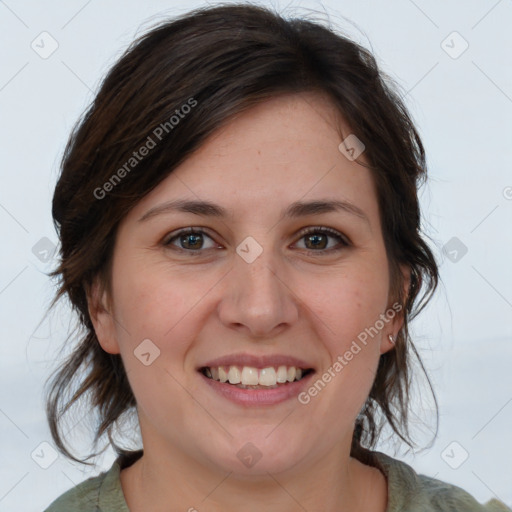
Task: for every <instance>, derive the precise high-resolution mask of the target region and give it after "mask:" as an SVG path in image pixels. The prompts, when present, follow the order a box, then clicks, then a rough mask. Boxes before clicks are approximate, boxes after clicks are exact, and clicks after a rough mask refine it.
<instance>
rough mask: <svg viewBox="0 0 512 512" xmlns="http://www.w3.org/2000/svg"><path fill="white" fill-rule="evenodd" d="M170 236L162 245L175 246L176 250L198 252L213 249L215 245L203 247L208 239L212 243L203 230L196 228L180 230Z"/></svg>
mask: <svg viewBox="0 0 512 512" xmlns="http://www.w3.org/2000/svg"><path fill="white" fill-rule="evenodd" d="M171 235H172V236H170V237H168V238H167V239H166V240H164V242H163V244H164V245H165V246H171V245H172V246H175V247H177V249H178V250H180V249H181V250H183V251H190V252H200V250H201V249H212V248H214V247H215V244H211V246H210V247H204V244H205V239H209V240H211V241H212V242H213V240H212V238H211V237H210V236H208V235H207V234H206V233H205V232H204V231H203V230H201V229H198V228H186V229H182V230H180V231H178V232H177V233H171Z"/></svg>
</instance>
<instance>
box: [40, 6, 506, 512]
mask: <svg viewBox="0 0 512 512" xmlns="http://www.w3.org/2000/svg"><path fill="white" fill-rule="evenodd" d="M425 172H426V170H425V159H424V151H423V146H422V143H421V140H420V138H419V137H418V134H417V132H416V130H415V128H414V126H413V124H412V122H411V120H410V118H409V116H408V113H407V111H406V109H405V107H404V105H403V104H402V103H401V101H400V99H399V98H398V95H397V94H396V93H395V92H393V89H392V86H391V85H390V84H389V83H388V82H386V81H385V80H384V78H383V77H382V75H381V73H380V72H379V70H378V69H377V66H376V64H375V61H374V59H373V57H372V56H371V55H370V54H369V53H368V52H367V51H365V50H364V49H362V48H360V47H359V46H357V45H356V44H354V43H353V42H351V41H349V40H347V39H345V38H343V37H340V36H339V35H336V34H334V33H333V32H331V31H330V30H328V29H326V28H323V27H321V26H319V25H317V24H314V23H312V22H308V21H304V20H291V21H289V20H284V19H282V18H281V17H279V16H278V15H275V14H273V13H271V12H269V11H267V10H265V9H262V8H258V7H253V6H245V5H239V6H230V7H217V8H210V9H204V10H198V11H195V12H193V13H190V14H188V15H186V16H183V17H182V18H180V19H177V20H174V21H172V22H168V23H164V24H162V25H160V26H158V27H156V28H155V29H153V30H152V31H150V32H149V33H148V34H146V35H145V36H143V37H142V38H141V39H139V40H138V41H136V42H135V43H134V44H133V45H132V46H131V47H130V48H129V49H128V51H127V52H126V53H125V55H124V56H123V57H122V58H121V59H120V60H119V62H118V63H117V64H116V65H115V66H114V67H113V68H112V70H111V71H110V72H109V74H108V76H107V77H106V79H105V81H104V82H103V84H102V86H101V89H100V91H99V93H98V95H97V97H96V98H95V100H94V102H93V104H92V106H91V107H90V109H89V111H88V112H87V114H86V115H85V116H84V118H83V120H82V122H81V123H80V124H79V126H78V127H77V129H76V130H75V131H74V133H73V134H72V136H71V138H70V141H69V143H68V146H67V148H66V152H65V155H64V158H63V162H62V173H61V176H60V178H59V181H58V183H57V186H56V190H55V196H54V201H53V216H54V219H55V223H56V226H57V228H58V230H59V234H60V239H61V263H60V266H59V267H58V268H57V269H56V271H55V272H54V275H56V276H59V277H60V278H61V287H60V289H59V292H58V295H57V297H56V300H57V299H59V298H60V297H63V296H64V295H67V296H68V297H69V298H70V300H71V302H72V304H73V307H74V308H75V310H76V311H77V313H78V315H79V318H80V320H81V323H82V325H83V327H84V329H85V331H84V334H83V337H82V339H81V340H80V343H79V345H78V346H77V348H76V349H75V351H74V352H73V353H72V354H71V356H70V358H69V360H68V361H67V362H66V363H65V364H64V365H63V366H62V368H61V370H60V372H59V373H58V374H57V375H56V376H55V378H54V380H53V383H52V387H51V389H50V392H49V397H48V417H49V421H50V427H51V430H52V435H53V437H54V440H55V442H56V444H57V446H58V447H59V448H60V449H61V450H62V452H63V453H65V454H67V455H68V456H69V457H71V458H75V456H74V455H72V453H71V451H70V449H69V447H67V446H66V443H65V440H64V439H63V436H62V420H63V419H64V418H63V417H64V414H65V413H66V412H67V411H68V409H70V408H71V407H72V406H74V405H77V404H78V402H79V400H81V399H83V398H87V399H89V400H90V401H91V404H92V405H93V406H94V407H95V408H96V410H97V412H98V414H99V423H98V425H97V430H96V432H95V434H96V440H97V441H98V440H100V439H101V438H102V436H103V435H105V434H106V435H107V436H108V438H109V440H110V442H111V444H112V446H114V447H115V448H116V450H117V452H118V454H119V458H118V460H117V461H116V462H115V463H114V465H113V466H112V468H111V469H110V470H109V471H108V472H106V473H102V474H101V475H99V476H98V477H95V478H92V479H89V480H87V481H86V482H84V483H82V484H80V485H78V486H77V487H75V488H74V489H71V490H70V491H69V492H67V493H65V494H64V495H62V496H61V497H60V498H59V499H57V500H56V501H55V502H54V503H53V504H52V505H50V507H49V508H48V509H47V510H48V511H49V512H58V511H64V510H66V511H71V510H80V511H93V510H94V511H96V510H101V511H102V512H107V511H127V510H130V511H131V512H139V511H147V510H151V511H164V510H165V511H169V510H172V511H175V510H176V511H178V510H189V511H193V510H210V511H220V510H223V511H225V510H239V509H244V510H261V509H264V510H270V511H276V512H277V511H280V512H281V511H283V512H284V511H295V510H308V511H313V510H315V511H339V510H343V511H349V512H351V511H359V510H367V511H375V512H385V511H388V512H391V511H399V510H407V511H422V512H428V511H434V510H436V511H437V510H461V511H462V510H464V511H484V510H485V511H495V510H496V511H497V510H510V509H508V508H507V507H505V506H504V505H503V504H501V503H499V502H498V501H497V500H493V501H492V502H489V503H487V504H486V505H485V506H484V505H480V504H479V503H478V502H477V501H476V500H475V499H474V498H473V497H471V496H470V495H469V494H468V493H466V492H465V491H463V490H462V489H460V488H458V487H455V486H452V485H450V484H447V483H444V482H441V481H438V480H435V479H432V478H429V477H426V476H423V475H421V476H420V475H417V474H416V473H415V472H414V470H413V469H412V468H411V467H410V466H408V465H407V464H405V463H403V462H400V461H398V460H395V459H393V458H391V457H389V456H387V455H385V454H383V453H381V452H377V451H372V450H371V448H372V447H373V446H375V443H376V441H377V439H378V435H379V432H380V428H381V426H382V422H383V421H384V419H385V420H387V421H388V422H389V424H390V426H391V428H392V429H393V430H394V431H395V432H396V433H397V435H398V436H399V437H400V438H401V439H403V440H404V441H405V442H407V443H408V444H409V445H411V446H412V441H411V440H410V437H409V434H408V429H407V413H408V406H409V403H408V397H409V393H408V392H409V377H410V373H409V365H410V354H411V353H413V354H416V352H415V349H414V345H413V344H412V341H411V340H410V337H409V333H408V323H409V321H410V320H411V318H412V317H413V316H414V315H415V314H417V313H418V312H419V311H420V310H421V309H422V307H423V306H424V305H425V303H426V302H427V301H428V300H429V298H430V296H431V294H432V293H433V292H434V290H435V288H436V285H437V281H438V269H437V265H436V262H435V259H434V257H433V255H432V252H431V251H430V249H429V247H428V245H427V244H426V243H425V241H424V240H423V238H422V236H421V234H420V229H419V228H420V226H419V223H420V214H419V207H418V198H417V187H418V186H419V184H420V183H421V181H422V180H423V179H424V178H425ZM420 292H423V293H422V294H421V295H420ZM416 355H417V354H416ZM71 390H72V391H71ZM130 413H132V414H135V413H136V415H137V420H138V424H139V426H140V433H141V438H142V448H143V449H142V450H138V451H133V450H132V451H130V450H128V449H127V448H126V447H125V448H123V447H122V446H121V443H120V442H119V440H118V439H115V430H116V427H117V426H118V425H119V424H120V423H122V421H123V420H124V419H126V418H127V417H129V415H130ZM75 460H78V459H77V458H75Z"/></svg>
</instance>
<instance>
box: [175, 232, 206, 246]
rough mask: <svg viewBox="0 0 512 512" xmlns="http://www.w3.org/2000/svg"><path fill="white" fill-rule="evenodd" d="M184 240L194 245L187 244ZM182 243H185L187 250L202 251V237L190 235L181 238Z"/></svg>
mask: <svg viewBox="0 0 512 512" xmlns="http://www.w3.org/2000/svg"><path fill="white" fill-rule="evenodd" d="M184 240H185V241H187V240H188V241H191V242H192V243H191V244H188V243H187V242H184ZM180 242H181V243H184V245H185V247H186V248H187V249H200V248H201V244H202V235H199V234H192V233H188V234H186V235H182V236H181V237H180Z"/></svg>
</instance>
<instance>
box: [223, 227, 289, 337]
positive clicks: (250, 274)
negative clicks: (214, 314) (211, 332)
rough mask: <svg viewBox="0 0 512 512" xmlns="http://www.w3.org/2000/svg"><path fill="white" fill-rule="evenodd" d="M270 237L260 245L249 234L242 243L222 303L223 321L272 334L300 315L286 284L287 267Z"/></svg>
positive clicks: (252, 330)
mask: <svg viewBox="0 0 512 512" xmlns="http://www.w3.org/2000/svg"><path fill="white" fill-rule="evenodd" d="M270 239H271V237H270V236H269V237H266V242H267V243H266V244H259V243H258V242H256V240H255V239H250V237H248V239H246V240H244V241H243V242H242V243H241V244H239V246H238V247H237V254H236V255H235V258H234V262H233V265H234V268H233V272H231V276H230V282H229V286H228V288H227V293H226V296H225V297H224V298H223V301H222V306H221V318H222V320H223V322H225V323H229V324H231V325H234V324H237V325H243V326H245V327H246V329H248V330H249V331H250V332H251V333H252V334H253V335H255V336H264V335H268V334H269V333H271V332H272V331H273V330H274V329H275V328H276V327H278V326H281V325H282V324H291V323H293V322H294V321H295V320H296V319H297V318H298V312H297V306H296V304H295V301H294V299H293V294H292V293H291V292H290V289H289V288H288V287H287V286H285V284H283V281H284V280H285V279H286V277H285V276H284V272H285V271H284V266H283V265H281V262H280V260H279V255H278V254H277V253H276V251H274V249H273V247H272V246H269V245H268V243H269V240H270ZM280 274H281V275H280Z"/></svg>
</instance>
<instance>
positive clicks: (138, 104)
mask: <svg viewBox="0 0 512 512" xmlns="http://www.w3.org/2000/svg"><path fill="white" fill-rule="evenodd" d="M395 88H396V86H395V84H394V83H393V82H391V81H390V80H389V78H387V77H386V76H385V75H383V73H382V72H381V71H380V70H379V69H378V66H377V64H376V61H375V59H374V57H373V56H372V55H371V54H370V53H369V52H368V51H367V50H365V49H364V48H363V47H361V46H359V45H358V44H356V43H354V42H353V41H351V40H350V39H348V38H346V37H343V36H341V35H338V34H336V33H334V32H333V31H332V30H331V29H328V28H326V27H324V26H322V25H321V24H319V23H316V22H313V21H308V20H306V19H285V18H284V17H282V16H280V15H278V14H276V13H274V12H271V11H270V10H267V9H265V8H262V7H256V6H251V5H231V6H219V7H215V8H203V9H197V10H195V11H192V12H191V13H189V14H187V15H184V16H182V17H179V18H177V19H174V20H171V21H167V22H164V23H161V24H159V25H158V26H157V27H155V28H153V29H152V30H150V31H149V32H148V33H146V34H145V35H143V36H142V37H140V38H139V39H138V40H136V41H135V42H134V43H133V44H132V45H131V46H130V47H129V48H128V49H127V50H126V52H125V53H124V54H123V55H122V57H121V58H120V59H119V60H118V62H117V63H116V64H115V65H114V66H113V67H112V68H111V69H110V71H109V72H108V74H107V76H106V77H105V79H104V80H103V82H102V84H101V87H100V90H99V92H98V93H97V95H96V97H95V99H94V100H93V102H92V104H91V105H90V107H89V108H88V110H87V111H86V112H85V114H84V115H83V118H82V119H81V120H80V122H79V123H78V124H77V126H76V127H75V129H74V130H73V132H72V134H71V136H70V139H69V141H68V143H67V146H66V148H65V152H64V155H63V159H62V165H61V174H60V177H59V180H58V183H57V185H56V188H55V194H54V197H53V209H52V214H53V218H54V223H55V226H56V229H57V231H58V234H59V237H60V242H61V247H60V262H59V265H58V267H57V268H56V269H55V270H54V271H53V272H52V274H51V275H52V276H54V277H55V276H58V277H59V278H60V282H59V285H60V286H59V290H58V292H57V294H56V296H55V298H54V301H53V303H52V306H51V307H53V306H54V305H55V303H56V302H57V301H58V300H59V299H60V298H62V297H63V296H65V295H67V296H68V298H69V300H70V302H71V305H72V308H73V310H74V311H75V312H76V313H77V314H78V321H79V326H80V334H79V336H80V340H79V343H78V345H77V346H76V348H75V349H74V350H73V352H72V353H71V355H70V356H69V357H68V358H67V360H66V361H64V363H63V364H62V365H61V367H60V368H59V371H58V372H57V373H56V374H55V376H54V377H53V378H52V380H51V382H50V386H49V389H48V391H47V416H48V420H49V425H50V430H51V434H52V436H53V439H54V441H55V443H56V445H57V447H58V448H59V449H60V450H61V451H62V453H64V454H65V455H66V456H68V457H70V458H72V459H74V460H81V459H78V458H76V457H75V456H74V455H72V454H71V452H70V451H68V448H67V447H66V443H65V441H64V438H63V435H62V420H63V418H64V416H65V415H66V414H67V413H68V412H69V411H70V410H71V409H72V406H77V405H78V404H79V403H81V402H82V401H83V400H86V401H88V403H89V404H90V405H91V406H92V409H93V410H94V411H96V413H97V414H98V422H97V424H96V425H95V427H94V429H95V432H94V434H95V440H94V441H95V444H96V443H97V442H98V440H99V439H100V438H102V437H103V435H105V434H106V435H107V436H108V438H109V440H110V443H111V444H112V445H113V447H114V448H115V450H116V451H117V452H118V453H122V452H123V449H122V448H120V447H119V446H118V445H117V444H116V441H115V440H114V439H113V435H112V434H113V432H114V429H115V427H116V425H117V424H118V421H119V420H120V419H121V416H122V415H124V414H125V413H130V411H132V412H133V410H132V409H133V408H134V406H135V398H134V396H133V394H132V391H131V389H130V386H129V383H128V380H127V378H126V373H125V370H124V367H123V363H122V361H121V358H120V356H119V355H112V354H109V353H107V352H105V351H104V350H103V349H102V348H101V347H100V345H99V343H98V340H97V338H96V335H95V332H94V329H93V325H92V323H91V319H90V317H89V312H88V302H87V297H88V290H89V289H90V285H91V283H92V280H93V278H95V277H96V276H98V277H100V281H101V286H103V289H104V290H107V291H109V290H110V289H109V283H110V281H109V276H110V264H111V260H112V252H113V246H114V240H115V236H116V230H117V226H118V224H119V222H120V220H121V219H123V217H124V216H125V215H126V214H127V213H128V211H129V210H130V209H131V208H132V207H133V206H134V205H135V204H136V203H137V202H138V201H139V200H140V199H141V198H142V197H144V196H145V195H146V194H148V193H149V192H150V191H151V190H152V189H153V188H155V187H156V186H157V185H158V184H159V183H160V182H161V181H162V180H164V179H165V178H166V177H167V176H168V175H169V174H170V173H171V172H172V171H173V169H175V168H176V167H177V166H178V165H179V164H180V163H181V162H183V161H184V160H185V159H186V158H187V156H189V155H190V154H191V153H192V152H193V151H194V150H196V149H198V148H199V147H200V145H201V143H202V142H204V140H205V139H206V137H208V136H209V135H211V134H212V133H213V132H214V131H216V130H217V129H218V128H219V127H220V126H221V125H223V124H225V123H227V122H228V121H229V120H230V117H232V116H233V115H235V114H238V113H241V112H243V111H245V110H247V109H249V108H251V107H252V106H254V105H256V104H258V103H260V102H263V101H265V100H268V99H270V98H273V97H276V96H278V95H280V94H290V93H298V92H306V91H314V92H318V93H321V94H324V95H326V96H327V97H328V98H329V99H330V100H331V102H332V104H333V106H334V107H335V108H337V109H338V110H339V112H340V114H341V115H342V116H343V118H344V120H345V121H346V122H347V123H348V126H350V129H351V131H352V133H354V134H355V135H356V136H357V137H358V138H359V139H360V140H362V141H363V142H364V144H365V146H366V149H365V153H364V154H365V157H366V160H367V161H368V167H369V168H370V169H371V171H372V175H373V178H374V182H375V185H376V190H377V194H378V202H379V211H380V216H381V221H382V229H383V236H384V240H385V245H386V251H387V254H388V258H389V261H390V276H391V284H392V292H393V294H394V296H395V297H396V299H397V300H398V301H399V302H400V304H402V305H403V310H402V311H403V314H404V326H403V328H402V329H401V331H400V332H399V334H398V338H397V340H396V346H395V348H394V349H393V350H391V351H389V352H387V353H385V354H383V355H382V356H381V358H380V361H379V366H378V371H377V375H376V378H375V381H374V383H373V387H372V389H371V391H370V394H369V397H368V399H367V402H366V404H365V406H364V407H363V409H362V411H361V413H360V416H359V417H358V420H357V422H356V428H355V430H354V436H353V442H352V452H351V455H352V456H356V457H363V455H362V454H363V452H364V451H365V450H364V445H365V444H366V447H367V448H371V447H373V446H374V445H375V443H376V441H377V440H378V437H379V435H380V432H381V430H382V427H383V425H384V423H385V419H387V421H388V422H389V424H390V426H391V427H392V429H393V430H394V431H395V432H396V433H397V434H398V435H399V436H400V438H401V439H402V440H404V441H405V442H406V443H407V444H408V445H409V446H411V447H412V446H413V443H412V441H411V439H410V435H409V430H408V409H409V405H410V404H409V391H410V373H411V372H410V369H411V360H410V355H411V353H414V355H415V356H416V357H417V359H418V361H419V363H420V366H421V368H422V370H423V371H424V372H425V368H424V366H423V364H422V362H421V359H420V357H419V355H418V353H417V351H416V348H415V347H414V344H413V342H412V340H411V339H410V336H409V332H408V322H409V321H410V320H411V319H412V318H413V317H414V316H416V315H417V314H418V313H419V312H420V311H421V310H422V309H423V308H424V306H425V305H426V303H427V302H428V301H429V300H430V297H431V295H432V294H433V292H434V291H435V289H436V287H437V284H438V268H437V264H436V261H435V259H434V256H433V254H432V252H431V251H430V249H429V247H428V245H427V244H426V243H425V241H424V239H423V237H422V235H421V234H420V211H419V203H418V196H417V188H418V186H419V185H420V184H421V183H422V182H423V180H424V179H425V176H426V163H425V154H424V148H423V146H422V142H421V140H420V137H419V135H418V133H417V131H416V129H415V127H414V125H413V123H412V121H411V118H410V116H409V114H408V112H407V109H406V107H405V106H404V104H403V102H402V100H401V99H400V96H399V94H398V93H397V92H396V91H395ZM194 102H195V103H194ZM186 104H188V105H190V106H192V105H193V108H190V109H188V110H187V112H188V113H187V114H186V115H179V114H180V113H184V112H185V109H184V108H183V109H182V106H183V105H186ZM177 115H179V117H180V119H179V121H178V122H179V125H177V126H174V121H170V120H171V117H172V116H175V117H176V116H177ZM164 126H165V127H166V128H165V130H164V128H162V127H164ZM158 127H160V131H159V132H157V133H159V134H161V135H162V137H161V140H158V141H155V140H154V142H158V143H156V145H155V146H154V147H153V148H152V149H151V151H150V152H149V153H148V154H147V155H146V156H145V157H144V158H141V159H140V160H138V159H137V161H136V162H134V161H131V160H130V159H131V158H133V152H134V151H135V150H137V149H138V148H140V147H142V146H143V145H145V144H147V141H148V140H149V139H148V137H150V136H152V138H153V139H155V137H156V135H155V130H156V129H157V128H158ZM127 162H131V163H130V165H127ZM122 169H124V172H123V171H122ZM114 175H116V176H117V178H119V179H117V178H115V176H114ZM108 183H110V185H107V184H108ZM100 191H101V192H100ZM400 264H405V265H407V266H408V267H409V268H410V269H411V281H410V287H409V292H408V294H406V295H404V294H403V293H402V288H403V276H402V274H401V272H400V271H399V265H400ZM421 289H423V294H422V296H421V297H420V296H419V292H420V290H421ZM425 375H426V372H425ZM427 381H428V383H429V386H430V389H431V391H432V385H431V383H430V380H429V379H428V376H427ZM432 393H433V391H432ZM434 401H435V404H436V414H437V416H438V413H437V401H436V399H435V395H434ZM379 408H380V410H379ZM379 412H380V413H381V414H380V415H379V414H378V413H379ZM92 456H93V455H90V457H92ZM90 457H87V458H90ZM87 458H86V459H85V460H87Z"/></svg>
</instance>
